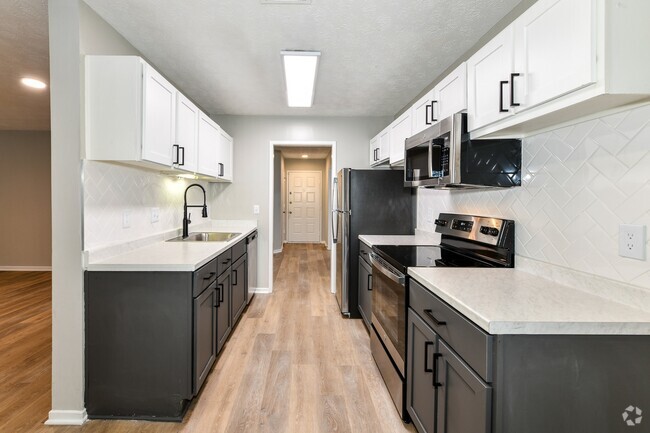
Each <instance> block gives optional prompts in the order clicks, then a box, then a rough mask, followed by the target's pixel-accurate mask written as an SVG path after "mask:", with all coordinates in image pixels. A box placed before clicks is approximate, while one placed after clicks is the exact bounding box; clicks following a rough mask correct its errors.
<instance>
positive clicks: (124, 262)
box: [86, 222, 257, 272]
mask: <svg viewBox="0 0 650 433" xmlns="http://www.w3.org/2000/svg"><path fill="white" fill-rule="evenodd" d="M256 229H257V226H256V224H255V223H251V222H246V223H240V224H236V225H233V226H227V225H223V224H221V225H218V226H215V227H212V228H211V229H210V228H207V229H206V228H203V229H202V230H200V231H220V232H233V233H240V234H239V235H238V236H236V237H234V238H233V239H231V240H230V241H228V242H187V241H186V242H156V243H153V244H151V245H147V246H144V247H141V248H138V249H135V250H132V251H128V252H125V253H122V254H118V255H115V256H113V257H110V258H108V259H105V260H100V261H91V262H89V263H88V264H87V265H86V270H88V271H149V272H159V271H167V272H184V271H189V272H192V271H195V270H197V269H198V268H200V267H201V266H203V265H204V264H206V263H208V262H209V261H210V260H212V259H213V258H215V257H217V256H218V255H219V254H221V253H222V252H224V251H226V250H227V249H228V248H230V247H232V246H233V245H235V244H236V243H237V242H239V241H241V240H242V239H244V238H245V237H246V236H248V235H249V234H251V233H252V232H253V231H255V230H256ZM193 231H199V230H192V228H191V227H190V233H191V232H193Z"/></svg>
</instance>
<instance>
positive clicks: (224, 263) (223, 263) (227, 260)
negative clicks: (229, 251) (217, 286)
mask: <svg viewBox="0 0 650 433" xmlns="http://www.w3.org/2000/svg"><path fill="white" fill-rule="evenodd" d="M229 261H230V259H226V260H225V261H223V262H221V264H222V265H227V264H228V262H229Z"/></svg>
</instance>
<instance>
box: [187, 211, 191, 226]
mask: <svg viewBox="0 0 650 433" xmlns="http://www.w3.org/2000/svg"><path fill="white" fill-rule="evenodd" d="M187 223H188V224H192V212H190V213H188V214H187Z"/></svg>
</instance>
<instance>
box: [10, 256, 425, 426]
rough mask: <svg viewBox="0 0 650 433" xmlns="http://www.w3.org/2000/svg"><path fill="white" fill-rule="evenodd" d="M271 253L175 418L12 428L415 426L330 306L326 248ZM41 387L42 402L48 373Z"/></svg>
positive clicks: (357, 327) (360, 330) (363, 344)
mask: <svg viewBox="0 0 650 433" xmlns="http://www.w3.org/2000/svg"><path fill="white" fill-rule="evenodd" d="M278 256H279V257H278ZM278 256H276V257H277V259H278V260H277V261H278V263H277V273H276V275H275V284H274V287H275V290H274V293H273V294H272V295H259V294H258V295H256V296H255V298H254V299H253V302H252V303H251V305H250V306H249V308H248V310H247V311H246V312H245V313H244V315H243V316H242V319H241V321H240V323H239V324H238V326H237V328H236V329H235V331H234V332H233V335H232V337H231V338H230V340H229V342H228V343H227V345H226V347H225V349H224V351H223V353H222V354H221V355H220V357H219V359H218V360H217V364H216V365H215V367H214V369H213V371H212V373H211V374H210V376H209V377H208V379H207V382H206V384H205V386H204V388H203V390H202V392H201V394H200V395H199V397H198V398H197V399H195V403H194V404H192V406H191V407H190V411H189V412H188V414H187V415H186V417H185V421H184V422H183V423H180V424H177V423H156V422H136V421H100V420H94V421H90V422H88V423H86V424H85V425H84V426H82V427H47V426H42V425H41V424H40V423H41V422H42V421H43V420H44V419H45V416H46V415H47V412H46V411H44V412H41V413H39V414H34V415H37V416H34V417H33V419H32V424H31V425H29V426H27V424H25V426H26V429H24V430H17V431H39V432H48V433H68V432H119V433H124V432H138V433H139V432H161V433H162V432H197V433H199V432H200V433H204V432H228V433H235V432H247V433H252V432H274V433H282V432H296V433H297V432H300V433H303V432H369V433H370V432H372V433H378V432H387V433H397V432H413V431H415V430H414V429H413V427H412V425H408V426H405V425H404V424H403V423H402V421H401V420H400V419H399V417H398V415H397V411H396V410H395V407H394V406H393V402H392V400H391V399H390V396H389V394H388V392H387V390H386V388H385V387H384V384H383V381H382V379H381V376H380V375H379V371H378V370H377V368H376V366H375V364H374V361H373V359H372V356H371V354H370V349H369V339H368V334H367V332H366V330H365V328H364V325H363V323H362V322H361V320H346V319H343V318H342V317H341V315H340V313H339V311H338V307H337V304H336V299H335V297H334V296H333V295H332V294H331V293H330V291H329V251H327V250H326V248H325V247H324V246H323V245H320V244H286V245H285V248H284V252H283V253H282V254H281V255H278ZM48 332H49V329H48ZM48 337H49V334H48ZM42 356H45V355H42ZM47 358H48V361H49V353H47ZM3 374H4V373H3ZM24 374H26V373H24ZM42 394H43V395H47V400H48V402H49V382H48V384H47V387H45V386H44V387H43V389H42ZM5 401H6V400H5ZM0 431H5V430H2V429H1V428H0ZM14 431H16V430H14Z"/></svg>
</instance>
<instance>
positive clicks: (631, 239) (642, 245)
mask: <svg viewBox="0 0 650 433" xmlns="http://www.w3.org/2000/svg"><path fill="white" fill-rule="evenodd" d="M645 250H646V230H645V226H639V225H627V224H621V225H620V226H619V232H618V255H619V256H621V257H629V258H631V259H637V260H645V256H646V252H645Z"/></svg>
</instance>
